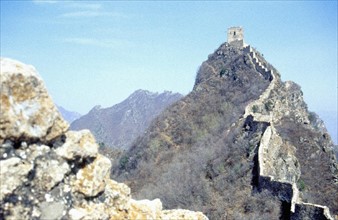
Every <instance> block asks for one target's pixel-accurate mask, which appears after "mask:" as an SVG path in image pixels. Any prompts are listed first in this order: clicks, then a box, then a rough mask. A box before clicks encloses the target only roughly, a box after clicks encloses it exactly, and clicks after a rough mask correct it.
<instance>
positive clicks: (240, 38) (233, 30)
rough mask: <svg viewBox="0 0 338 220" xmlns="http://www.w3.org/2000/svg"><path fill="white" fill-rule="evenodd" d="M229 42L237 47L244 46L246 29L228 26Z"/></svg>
mask: <svg viewBox="0 0 338 220" xmlns="http://www.w3.org/2000/svg"><path fill="white" fill-rule="evenodd" d="M227 42H228V43H229V44H231V45H233V46H236V47H244V30H243V28H242V27H230V28H228V41H227Z"/></svg>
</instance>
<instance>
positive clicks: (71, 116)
mask: <svg viewBox="0 0 338 220" xmlns="http://www.w3.org/2000/svg"><path fill="white" fill-rule="evenodd" d="M56 107H57V108H58V110H59V111H60V113H61V115H62V117H63V118H64V119H65V120H66V121H67V122H68V123H69V124H70V123H72V122H73V121H75V120H76V119H78V118H80V117H81V114H80V113H78V112H74V111H69V110H67V109H65V108H63V107H62V106H59V105H57V106H56Z"/></svg>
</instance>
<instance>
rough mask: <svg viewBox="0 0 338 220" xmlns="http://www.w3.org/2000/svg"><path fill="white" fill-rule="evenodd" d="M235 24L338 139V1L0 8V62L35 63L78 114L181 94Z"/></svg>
mask: <svg viewBox="0 0 338 220" xmlns="http://www.w3.org/2000/svg"><path fill="white" fill-rule="evenodd" d="M239 25H240V26H242V27H243V28H244V29H245V41H246V42H247V43H249V44H251V45H252V46H254V47H256V48H257V49H258V50H259V51H260V52H261V53H263V54H264V57H265V58H266V59H267V60H268V61H269V62H270V63H271V64H272V65H274V66H275V67H276V68H277V69H278V70H279V71H280V72H281V74H282V79H283V80H285V81H286V80H292V81H295V82H296V83H298V84H299V85H300V86H301V87H302V90H303V92H304V97H305V101H306V102H307V104H308V106H309V108H310V110H312V111H315V112H318V113H319V114H321V115H324V112H326V113H325V114H331V116H330V117H331V118H332V117H333V118H335V119H334V120H335V122H332V120H331V122H330V123H331V125H330V127H335V129H336V130H335V132H336V133H337V1H271V2H270V1H267V2H264V1H257V2H255V1H238V2H236V1H208V2H204V1H199V2H193V1H182V2H181V1H160V2H157V1H149V2H145V1H139V2H137V1H134V2H124V1H102V2H100V1H73V2H72V1H28V0H27V1H12V0H11V1H4V0H1V56H2V57H10V58H13V59H17V60H20V61H22V62H24V63H28V64H32V65H34V66H35V67H36V69H37V70H38V71H39V73H40V75H41V76H42V77H43V79H44V80H45V83H46V85H47V88H48V90H49V92H50V94H51V95H52V97H53V99H54V101H55V102H56V103H57V104H59V105H61V106H63V107H65V108H66V109H70V110H75V111H78V112H80V113H82V114H84V113H86V112H88V111H89V110H90V109H91V108H92V107H93V106H95V105H102V106H103V107H108V106H111V105H114V104H116V103H118V102H120V101H122V100H123V99H125V98H126V97H127V96H128V95H130V94H131V93H132V92H133V91H135V90H137V89H148V90H150V91H158V92H162V91H164V90H170V91H174V92H180V93H183V94H187V93H188V92H189V91H191V89H192V87H193V84H194V79H195V75H196V71H197V69H198V67H199V65H200V64H201V63H202V61H204V60H206V59H207V56H208V55H209V54H210V53H212V52H213V51H214V50H215V49H216V48H217V47H218V46H219V45H220V44H221V43H223V42H225V41H226V29H227V28H228V27H230V26H239ZM332 114H333V115H334V116H332ZM324 119H325V118H324ZM328 127H329V125H328ZM333 129H334V128H333ZM331 131H333V130H332V128H331Z"/></svg>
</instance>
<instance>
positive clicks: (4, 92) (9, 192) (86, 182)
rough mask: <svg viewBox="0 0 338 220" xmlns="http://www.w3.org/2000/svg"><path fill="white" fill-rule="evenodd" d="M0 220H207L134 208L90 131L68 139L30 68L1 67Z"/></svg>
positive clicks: (153, 206)
mask: <svg viewBox="0 0 338 220" xmlns="http://www.w3.org/2000/svg"><path fill="white" fill-rule="evenodd" d="M0 76H1V118H0V122H1V124H0V126H1V127H0V132H1V133H0V167H1V169H0V177H1V179H0V180H1V185H0V219H207V217H205V216H204V215H203V214H202V213H201V212H192V211H187V210H162V203H161V201H160V200H158V199H155V200H153V201H149V200H141V201H136V200H133V199H132V198H131V193H130V188H129V187H128V186H127V185H125V184H123V183H118V182H115V181H114V180H112V179H110V178H109V174H110V169H111V161H110V160H109V159H108V158H106V157H104V156H102V155H100V154H98V145H97V143H96V142H95V139H94V138H93V136H92V134H91V133H90V132H89V131H86V130H84V131H79V132H74V131H67V129H68V124H67V123H66V122H65V121H64V120H63V119H62V117H61V116H60V113H59V112H58V111H57V109H56V107H55V105H54V104H53V102H52V100H51V98H50V96H49V95H48V93H47V91H46V89H45V86H44V84H43V81H42V80H41V78H40V77H39V75H38V74H37V72H36V71H35V69H34V68H33V67H31V66H28V65H25V64H22V63H20V62H17V61H14V60H10V59H1V75H0Z"/></svg>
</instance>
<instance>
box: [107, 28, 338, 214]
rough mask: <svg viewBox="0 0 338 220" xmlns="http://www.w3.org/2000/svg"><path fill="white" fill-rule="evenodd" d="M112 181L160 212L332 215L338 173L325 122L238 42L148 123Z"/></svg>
mask: <svg viewBox="0 0 338 220" xmlns="http://www.w3.org/2000/svg"><path fill="white" fill-rule="evenodd" d="M236 33H238V32H234V34H236ZM236 36H237V35H236ZM238 36H240V35H238ZM276 53H278V51H276ZM300 74H301V73H300ZM112 177H114V178H116V179H118V180H119V181H124V182H126V183H128V185H130V186H131V188H132V190H133V191H134V192H135V197H136V198H141V197H147V198H155V197H158V196H159V198H160V199H161V200H163V201H164V203H165V204H166V206H165V207H166V208H173V207H175V208H177V207H179V208H189V209H192V210H202V211H203V213H206V214H207V216H208V217H209V218H210V219H333V217H332V215H335V216H336V217H337V215H338V184H337V181H338V165H337V162H336V159H335V156H334V153H333V142H332V140H331V138H330V135H329V134H328V132H327V130H326V128H325V126H324V124H323V122H322V121H321V120H320V118H319V117H318V116H317V115H316V114H315V113H312V112H309V111H308V109H307V105H306V103H305V102H304V101H303V93H302V91H301V88H300V86H299V85H297V84H296V83H294V82H291V81H287V82H283V81H282V80H281V76H280V73H279V72H278V70H277V69H276V68H274V67H273V66H272V65H271V64H269V63H268V62H267V61H266V60H265V59H264V57H263V55H261V54H260V53H259V52H258V51H257V50H255V49H254V48H253V47H251V46H250V45H249V46H243V41H235V43H232V42H229V43H228V42H227V43H224V44H222V45H221V46H220V47H219V48H218V49H216V51H215V52H214V53H212V54H211V55H209V56H208V59H207V60H206V61H204V62H203V63H202V64H201V66H200V68H199V70H198V72H197V76H196V80H195V84H194V88H193V90H192V92H191V93H189V94H188V95H187V96H185V97H183V98H182V99H180V100H179V101H178V102H176V103H174V104H173V105H171V106H170V107H169V108H167V109H165V110H164V111H163V112H162V113H161V114H160V115H159V116H158V117H157V118H156V119H154V121H153V122H152V123H151V125H150V126H149V128H148V129H147V131H146V132H145V133H144V135H142V136H140V137H139V138H138V139H137V140H136V141H135V142H134V143H133V144H132V146H131V148H130V149H129V150H128V151H127V152H125V153H123V154H122V155H121V157H120V159H119V160H117V161H116V162H115V164H114V165H113V169H112Z"/></svg>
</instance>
